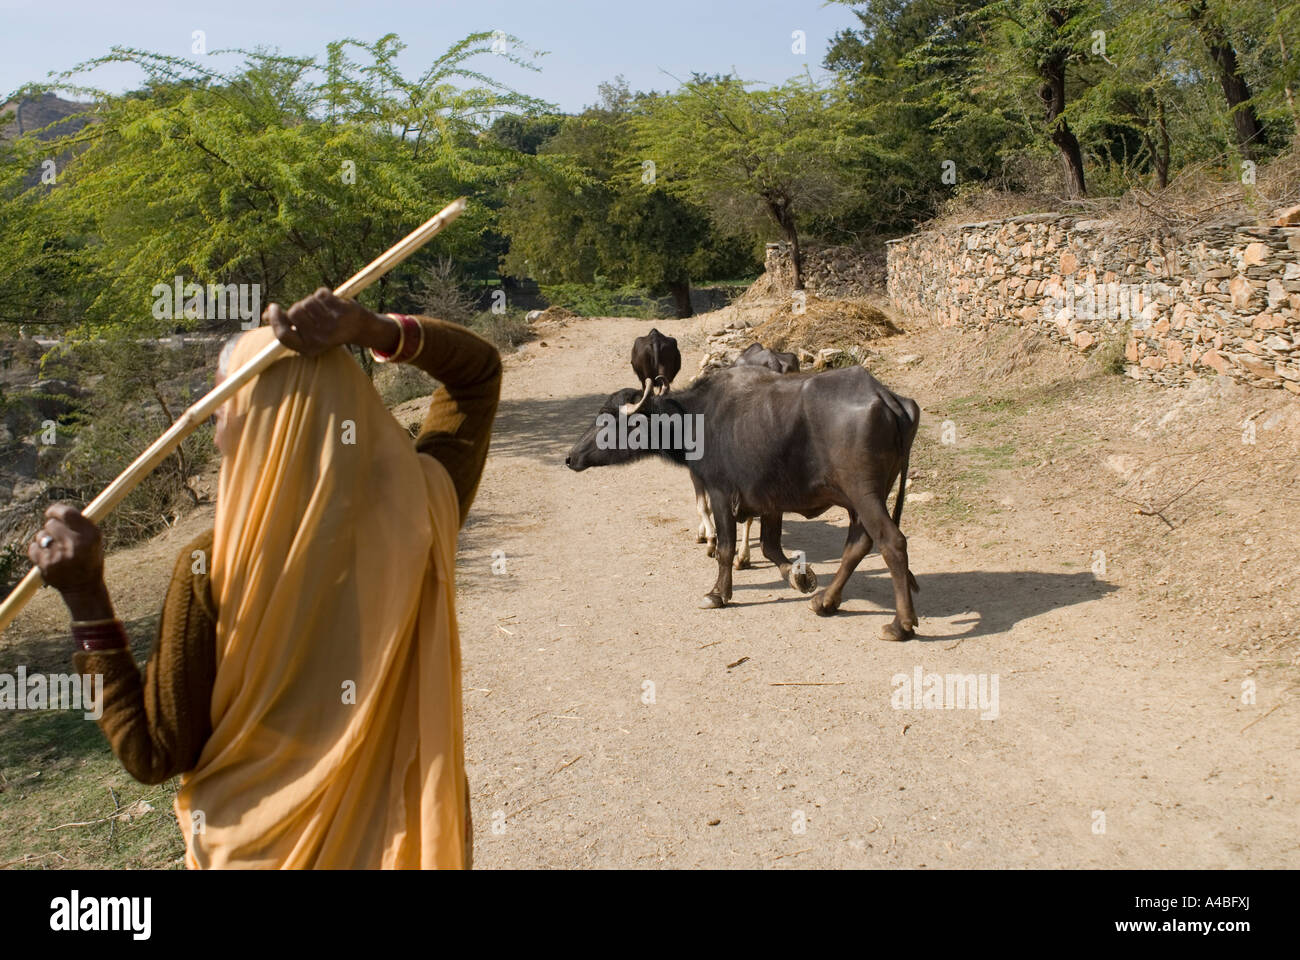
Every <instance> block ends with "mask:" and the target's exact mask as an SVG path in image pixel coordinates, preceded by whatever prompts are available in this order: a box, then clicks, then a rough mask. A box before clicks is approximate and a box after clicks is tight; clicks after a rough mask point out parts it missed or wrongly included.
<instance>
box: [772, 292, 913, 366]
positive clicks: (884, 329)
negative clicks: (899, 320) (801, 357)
mask: <svg viewBox="0 0 1300 960" xmlns="http://www.w3.org/2000/svg"><path fill="white" fill-rule="evenodd" d="M752 332H753V334H754V337H755V339H757V340H758V341H759V342H761V343H763V344H764V345H765V346H767V347H768V348H769V349H773V350H797V349H801V348H802V349H804V350H809V351H811V352H813V353H816V352H817V351H818V350H821V349H823V348H825V347H842V348H845V349H847V348H849V347H857V346H861V345H862V344H865V343H868V342H870V341H872V340H880V339H882V338H884V337H889V336H893V335H894V334H896V333H901V332H902V331H901V330H900V329H899V328H898V326H897V325H896V324H895V323H894V322H893V320H892V319H891V318H890V317H889V315H888V314H886V313H885V312H884V311H883V310H881V309H880V307H878V306H877V305H876V304H874V303H872V302H870V301H868V300H819V299H817V298H816V297H809V298H808V299H807V301H806V303H805V308H804V311H803V312H802V313H794V312H793V311H792V310H791V309H790V308H789V307H786V308H784V309H780V310H776V311H773V312H772V313H771V314H770V315H769V316H768V318H767V319H766V320H764V321H763V322H762V323H759V324H757V325H756V326H755V328H754V330H753V331H752Z"/></svg>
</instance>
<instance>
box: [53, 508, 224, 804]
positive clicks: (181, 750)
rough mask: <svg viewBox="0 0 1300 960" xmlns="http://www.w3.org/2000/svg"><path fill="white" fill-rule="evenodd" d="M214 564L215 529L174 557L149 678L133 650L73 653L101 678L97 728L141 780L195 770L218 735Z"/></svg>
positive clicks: (80, 666) (84, 669)
mask: <svg viewBox="0 0 1300 960" xmlns="http://www.w3.org/2000/svg"><path fill="white" fill-rule="evenodd" d="M211 567H212V531H211V530H209V531H208V532H206V533H204V534H203V535H202V536H200V537H199V538H198V539H196V540H194V541H193V542H192V543H190V544H189V545H188V546H186V547H185V549H184V550H182V551H181V555H180V556H179V557H178V558H177V560H176V566H175V569H174V570H173V572H172V580H171V586H170V587H169V588H168V590H167V599H166V600H165V601H164V604H163V610H162V616H161V618H160V619H159V622H158V631H157V634H156V635H155V638H154V645H153V651H152V652H151V653H150V654H149V661H148V663H147V664H146V665H145V669H144V674H143V676H142V675H141V673H140V670H139V668H138V667H137V666H136V663H135V658H134V657H132V655H131V651H130V650H129V649H120V650H94V651H81V652H79V653H77V654H75V655H74V656H73V663H74V664H75V666H76V669H77V671H78V672H79V673H81V674H83V675H85V674H91V675H94V674H100V675H102V676H103V678H104V687H103V695H102V700H101V702H102V705H103V713H102V715H101V716H100V718H99V727H100V729H101V730H102V731H103V732H104V736H105V737H107V738H108V742H109V745H110V746H111V747H112V748H113V753H114V754H115V755H116V756H117V758H118V760H119V761H120V762H121V764H122V766H123V767H124V768H125V769H126V772H127V773H129V774H131V776H133V777H135V779H137V780H139V781H141V782H142V783H150V784H154V783H162V782H163V781H165V780H169V779H171V778H172V777H174V776H176V775H177V774H179V773H184V772H185V771H187V770H191V769H193V768H194V766H195V764H196V763H197V762H198V758H199V754H200V752H201V751H202V750H203V745H204V743H206V742H207V739H208V737H209V736H210V735H211V733H212V720H211V714H210V711H211V705H212V687H213V682H214V679H215V677H216V666H217V663H216V661H217V635H216V623H217V617H216V610H215V609H214V608H213V605H212V597H211V590H210V585H209V580H208V571H209V570H210V569H211Z"/></svg>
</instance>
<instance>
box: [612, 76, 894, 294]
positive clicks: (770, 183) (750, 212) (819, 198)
mask: <svg viewBox="0 0 1300 960" xmlns="http://www.w3.org/2000/svg"><path fill="white" fill-rule="evenodd" d="M634 124H635V128H636V142H637V147H638V149H639V150H640V152H641V155H642V156H643V157H644V158H645V159H646V160H648V161H650V162H651V163H653V164H655V167H654V169H655V181H654V183H655V186H656V187H657V186H659V185H660V184H662V186H663V188H664V189H666V190H667V191H668V192H669V193H670V194H673V195H675V196H679V197H683V198H685V199H687V200H690V201H692V202H695V203H699V204H700V205H701V206H703V207H705V208H706V209H708V210H709V212H710V214H711V216H712V219H713V222H714V224H715V225H716V226H717V227H718V228H719V229H720V230H722V231H723V232H725V233H730V234H733V235H734V234H737V233H741V232H744V231H745V230H747V229H750V228H752V227H753V225H754V223H755V221H756V220H757V218H759V217H763V216H766V217H768V218H770V222H771V223H773V224H775V225H776V227H777V228H778V229H779V230H780V233H781V236H782V237H783V238H784V239H785V240H786V241H787V242H788V243H789V244H790V252H791V260H792V262H793V265H794V282H795V289H796V290H802V289H803V288H804V276H803V259H802V255H801V250H800V233H799V218H800V217H801V216H810V215H814V214H822V215H826V214H833V213H834V212H835V211H837V210H842V209H845V208H847V207H849V206H851V205H852V204H853V202H854V201H855V199H856V197H857V195H858V191H859V190H861V189H862V188H863V187H864V186H865V184H863V182H862V180H861V177H860V173H859V172H858V171H861V169H862V168H863V167H864V166H866V165H867V164H868V163H869V161H870V160H871V159H872V158H874V157H876V156H877V155H878V154H879V153H880V152H881V151H880V150H879V148H878V147H877V145H876V144H875V142H874V141H873V138H872V137H870V136H868V135H867V134H866V133H864V132H863V131H862V129H861V126H860V124H859V123H858V122H857V120H856V119H855V118H854V116H853V114H852V111H851V110H850V109H849V106H848V102H847V99H846V97H845V94H844V90H843V89H842V87H840V86H839V85H832V86H821V85H818V84H816V83H814V82H812V81H811V80H808V79H804V78H797V79H794V80H791V81H788V82H787V83H784V84H782V85H780V86H778V87H772V88H769V89H748V87H747V85H746V84H744V83H742V82H741V81H740V80H739V79H737V78H735V77H731V76H726V77H702V76H698V75H697V76H696V77H694V78H693V79H692V80H691V81H689V82H687V83H685V84H683V85H682V87H681V89H680V90H678V91H677V92H676V93H675V94H672V95H669V96H664V97H660V98H656V99H654V100H652V101H650V102H648V103H647V104H646V109H645V111H644V112H643V113H641V114H639V115H638V116H637V117H636V119H635V121H634Z"/></svg>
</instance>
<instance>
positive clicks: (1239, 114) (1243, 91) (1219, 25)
mask: <svg viewBox="0 0 1300 960" xmlns="http://www.w3.org/2000/svg"><path fill="white" fill-rule="evenodd" d="M1183 6H1184V7H1185V9H1186V10H1187V16H1188V19H1189V20H1190V21H1191V23H1192V25H1193V26H1194V27H1195V28H1196V32H1197V34H1198V35H1199V36H1200V38H1201V40H1202V41H1203V42H1204V44H1205V50H1206V53H1207V54H1208V55H1209V58H1210V62H1211V63H1212V64H1213V65H1214V70H1215V73H1216V74H1217V76H1218V78H1219V85H1220V86H1221V87H1222V88H1223V98H1224V100H1226V101H1227V103H1228V113H1229V116H1230V117H1231V119H1232V127H1233V130H1234V131H1235V133H1236V136H1237V146H1238V147H1239V148H1240V150H1241V155H1242V156H1243V157H1245V158H1246V159H1247V160H1256V159H1258V158H1259V150H1260V147H1261V146H1262V145H1263V137H1264V128H1263V127H1262V126H1261V125H1260V122H1259V117H1258V115H1257V114H1256V113H1255V105H1254V104H1253V103H1252V102H1251V96H1250V85H1249V84H1248V83H1247V82H1246V78H1245V77H1244V76H1243V75H1242V72H1241V69H1240V65H1239V64H1238V61H1237V50H1236V47H1235V46H1234V44H1233V42H1232V39H1231V38H1230V37H1229V36H1228V31H1227V28H1226V27H1225V26H1224V20H1223V18H1222V17H1221V16H1220V13H1219V10H1218V9H1217V8H1216V7H1212V6H1211V5H1210V2H1209V0H1185V2H1184V4H1183Z"/></svg>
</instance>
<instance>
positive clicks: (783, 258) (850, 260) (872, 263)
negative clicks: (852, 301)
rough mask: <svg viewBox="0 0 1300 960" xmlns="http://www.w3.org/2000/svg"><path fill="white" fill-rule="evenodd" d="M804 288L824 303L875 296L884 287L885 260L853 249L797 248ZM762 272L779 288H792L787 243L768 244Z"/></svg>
mask: <svg viewBox="0 0 1300 960" xmlns="http://www.w3.org/2000/svg"><path fill="white" fill-rule="evenodd" d="M800 248H801V252H802V254H803V277H804V289H805V290H807V291H808V293H809V294H811V295H812V296H815V297H821V298H822V299H824V300H844V299H849V298H857V297H866V296H871V295H872V294H878V293H879V292H880V290H881V289H882V288H883V287H884V286H885V259H884V257H883V256H881V255H880V254H879V253H876V254H872V253H868V252H867V251H865V250H859V249H858V248H856V247H822V246H817V245H815V244H812V245H804V244H801V245H800ZM763 269H764V270H766V271H767V275H768V277H770V278H771V279H772V280H773V281H774V282H775V283H776V284H778V285H779V288H781V289H787V290H789V289H793V288H794V268H793V267H792V266H791V264H790V246H789V244H787V243H784V242H782V243H769V244H768V245H767V256H766V260H765V262H764V264H763Z"/></svg>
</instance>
